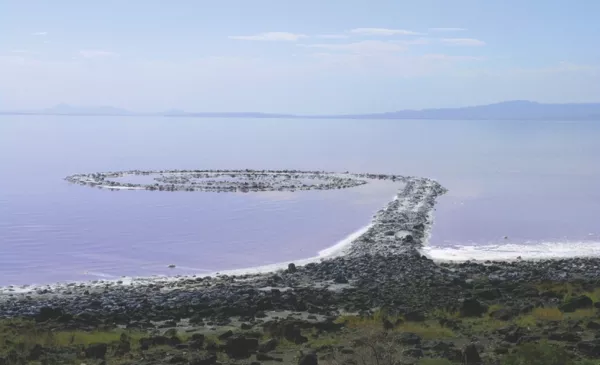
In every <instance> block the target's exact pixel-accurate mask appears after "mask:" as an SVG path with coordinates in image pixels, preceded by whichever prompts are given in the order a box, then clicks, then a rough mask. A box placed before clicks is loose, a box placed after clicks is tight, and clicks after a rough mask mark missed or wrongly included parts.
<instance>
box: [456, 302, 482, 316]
mask: <svg viewBox="0 0 600 365" xmlns="http://www.w3.org/2000/svg"><path fill="white" fill-rule="evenodd" d="M487 309H488V307H487V306H486V305H484V304H482V303H481V302H480V301H479V300H477V299H475V298H468V299H465V300H463V302H462V303H461V306H460V315H461V317H480V316H481V315H483V314H484V313H486V312H487Z"/></svg>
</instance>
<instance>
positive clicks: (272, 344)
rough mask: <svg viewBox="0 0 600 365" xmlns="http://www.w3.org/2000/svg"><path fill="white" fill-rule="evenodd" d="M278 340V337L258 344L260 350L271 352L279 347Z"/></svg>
mask: <svg viewBox="0 0 600 365" xmlns="http://www.w3.org/2000/svg"><path fill="white" fill-rule="evenodd" d="M277 345H278V342H277V340H276V339H274V338H272V339H270V340H268V341H266V342H263V343H261V344H260V345H259V346H258V352H262V353H266V352H271V351H273V350H275V349H276V348H277Z"/></svg>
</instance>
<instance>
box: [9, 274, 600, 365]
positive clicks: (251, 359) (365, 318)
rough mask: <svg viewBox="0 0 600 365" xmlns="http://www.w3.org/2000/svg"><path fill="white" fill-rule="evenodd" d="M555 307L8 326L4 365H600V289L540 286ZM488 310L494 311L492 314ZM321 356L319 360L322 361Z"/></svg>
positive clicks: (12, 322)
mask: <svg viewBox="0 0 600 365" xmlns="http://www.w3.org/2000/svg"><path fill="white" fill-rule="evenodd" d="M533 286H534V287H535V288H536V290H537V293H538V296H539V297H541V298H554V300H553V301H552V302H553V303H554V304H553V305H532V306H531V307H529V308H526V309H525V310H523V309H520V310H519V311H516V310H515V308H511V307H510V306H508V305H507V304H506V303H501V301H500V300H491V301H488V304H487V305H485V304H484V303H482V302H476V301H473V300H472V301H471V302H470V303H479V305H481V308H482V310H481V311H480V312H478V313H476V314H475V313H474V312H466V311H465V310H464V308H461V309H460V310H453V309H448V308H431V309H430V310H429V311H427V312H420V311H408V312H407V311H402V310H400V309H399V308H379V309H374V310H373V311H371V312H369V313H362V314H352V313H349V314H348V313H347V314H342V315H338V316H337V317H335V318H317V317H316V316H314V315H312V316H310V315H309V319H307V318H303V319H297V318H294V319H292V318H291V317H286V318H275V317H269V318H266V319H263V320H257V319H256V318H246V319H245V321H243V322H240V323H241V325H240V326H238V327H235V326H229V327H218V326H217V327H212V326H209V325H205V324H202V325H191V324H189V323H186V324H185V325H184V326H182V325H175V324H176V323H174V322H172V323H171V325H165V324H164V323H162V324H160V323H155V327H153V328H150V329H145V330H141V329H126V328H124V327H123V326H111V325H102V326H95V327H91V326H85V325H82V324H80V323H77V322H76V321H75V322H74V321H60V320H55V319H53V320H49V321H39V320H38V321H36V320H35V319H23V318H21V319H17V318H13V319H4V320H2V321H0V364H82V363H85V364H118V365H125V364H132V365H133V364H145V365H150V364H165V363H168V364H193V365H214V364H217V363H221V364H234V363H235V364H238V363H241V362H240V361H242V362H243V363H253V364H255V365H256V364H258V363H264V364H280V363H294V364H300V365H316V364H317V363H322V364H331V365H337V364H340V365H341V364H355V365H402V364H417V365H451V364H498V365H526V364H527V365H600V361H599V360H597V359H598V358H600V340H599V339H598V338H600V309H599V307H600V305H598V306H596V303H599V304H600V302H599V300H600V295H599V294H600V285H598V287H595V286H590V285H581V283H576V282H570V283H556V282H544V283H538V284H536V285H533ZM483 309H485V310H483ZM313 354H315V355H313Z"/></svg>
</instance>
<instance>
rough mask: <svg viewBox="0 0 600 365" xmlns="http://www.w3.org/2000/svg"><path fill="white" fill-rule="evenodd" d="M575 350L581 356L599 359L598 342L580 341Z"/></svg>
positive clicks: (599, 349) (599, 345)
mask: <svg viewBox="0 0 600 365" xmlns="http://www.w3.org/2000/svg"><path fill="white" fill-rule="evenodd" d="M577 349H578V350H579V352H581V353H582V354H584V355H586V356H589V357H595V358H597V357H600V341H599V340H594V341H581V342H579V343H578V344H577Z"/></svg>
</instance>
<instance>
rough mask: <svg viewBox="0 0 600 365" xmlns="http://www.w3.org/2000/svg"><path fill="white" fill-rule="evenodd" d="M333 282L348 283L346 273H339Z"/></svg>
mask: <svg viewBox="0 0 600 365" xmlns="http://www.w3.org/2000/svg"><path fill="white" fill-rule="evenodd" d="M333 282H334V283H336V284H348V279H347V278H346V277H345V276H344V275H342V274H338V275H336V276H335V278H334V279H333Z"/></svg>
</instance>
